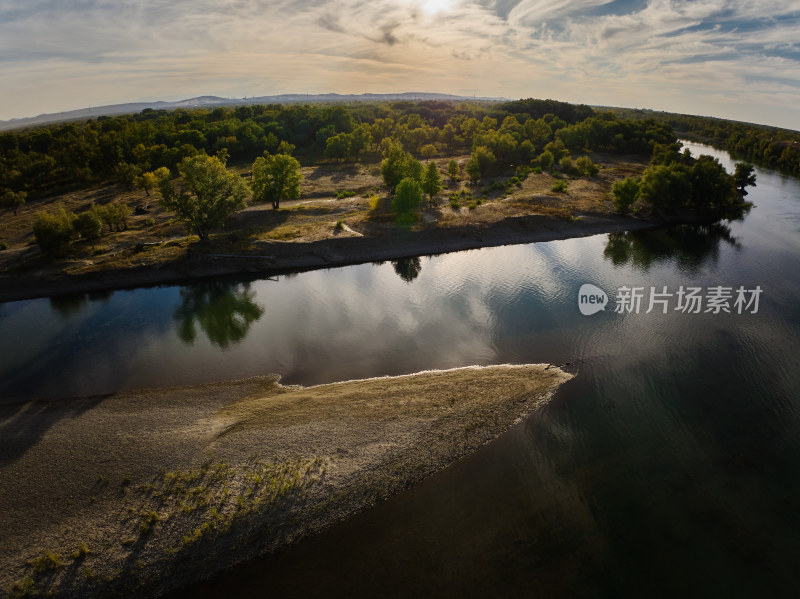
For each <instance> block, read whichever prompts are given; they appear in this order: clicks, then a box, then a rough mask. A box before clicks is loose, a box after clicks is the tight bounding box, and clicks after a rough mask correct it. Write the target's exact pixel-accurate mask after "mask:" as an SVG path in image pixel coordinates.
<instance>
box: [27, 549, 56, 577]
mask: <svg viewBox="0 0 800 599" xmlns="http://www.w3.org/2000/svg"><path fill="white" fill-rule="evenodd" d="M61 565H62V564H61V558H60V557H58V555H56V554H55V553H53V552H52V551H49V550H47V551H43V552H42V553H41V555H39V556H38V557H36V558H34V559H33V560H31V566H33V571H34V572H36V573H37V574H42V573H43V572H50V571H52V570H57V569H58V568H60V567H61Z"/></svg>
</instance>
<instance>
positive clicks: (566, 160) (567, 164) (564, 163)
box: [558, 156, 575, 175]
mask: <svg viewBox="0 0 800 599" xmlns="http://www.w3.org/2000/svg"><path fill="white" fill-rule="evenodd" d="M558 165H559V166H560V167H561V172H562V173H566V174H568V175H571V174H572V173H574V172H575V165H574V164H572V158H570V157H569V156H564V157H562V158H561V160H559V161H558Z"/></svg>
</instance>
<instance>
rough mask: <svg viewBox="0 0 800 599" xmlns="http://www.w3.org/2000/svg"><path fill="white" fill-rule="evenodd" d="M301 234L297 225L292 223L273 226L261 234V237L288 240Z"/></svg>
mask: <svg viewBox="0 0 800 599" xmlns="http://www.w3.org/2000/svg"><path fill="white" fill-rule="evenodd" d="M302 234H303V232H302V231H301V230H300V228H299V227H294V226H292V225H283V226H281V227H275V228H274V229H272V230H271V231H269V232H267V233H265V234H264V235H263V239H274V240H276V241H288V240H290V239H297V238H298V237H300V236H301V235H302Z"/></svg>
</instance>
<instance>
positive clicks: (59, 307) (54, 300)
mask: <svg viewBox="0 0 800 599" xmlns="http://www.w3.org/2000/svg"><path fill="white" fill-rule="evenodd" d="M113 294H114V292H113V291H93V292H91V293H88V294H87V293H80V294H77V295H55V296H53V297H51V298H50V307H51V308H52V309H53V311H54V312H56V313H57V314H58V315H59V316H61V317H62V318H63V319H64V320H69V319H70V318H72V317H73V316H77V315H78V314H80V313H81V312H83V311H84V310H86V308H88V307H89V304H90V302H100V301H102V302H105V301H108V300H109V299H110V298H111V296H112V295H113Z"/></svg>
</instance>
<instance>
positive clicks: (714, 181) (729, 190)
mask: <svg viewBox="0 0 800 599" xmlns="http://www.w3.org/2000/svg"><path fill="white" fill-rule="evenodd" d="M689 181H690V183H691V187H692V193H691V197H690V201H691V204H692V205H694V206H696V207H699V208H722V207H724V206H730V205H731V204H732V203H733V202H734V201H735V199H736V187H735V185H734V177H731V176H730V175H729V174H728V172H727V171H726V170H725V167H724V166H722V165H721V164H720V163H719V160H717V159H716V158H713V157H712V156H705V155H704V156H700V157H699V158H698V159H697V161H696V162H695V163H694V165H692V168H691V170H690V171H689Z"/></svg>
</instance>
